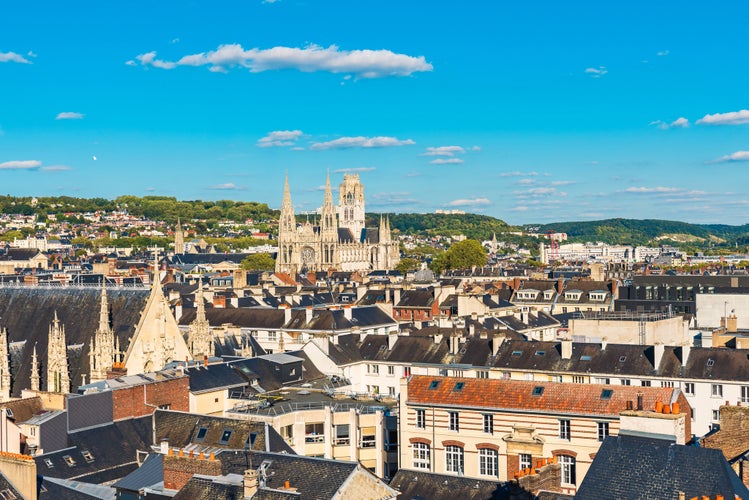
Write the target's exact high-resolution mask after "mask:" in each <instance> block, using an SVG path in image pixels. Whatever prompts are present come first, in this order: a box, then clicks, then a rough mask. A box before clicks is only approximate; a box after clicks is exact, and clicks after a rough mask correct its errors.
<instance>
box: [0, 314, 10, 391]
mask: <svg viewBox="0 0 749 500" xmlns="http://www.w3.org/2000/svg"><path fill="white" fill-rule="evenodd" d="M8 399H10V352H9V349H8V331H7V330H6V329H5V327H2V328H0V401H7V400H8Z"/></svg>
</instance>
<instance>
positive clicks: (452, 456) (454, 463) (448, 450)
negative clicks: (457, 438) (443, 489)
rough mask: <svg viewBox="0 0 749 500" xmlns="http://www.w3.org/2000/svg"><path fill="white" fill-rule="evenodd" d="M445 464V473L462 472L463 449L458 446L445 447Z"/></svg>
mask: <svg viewBox="0 0 749 500" xmlns="http://www.w3.org/2000/svg"><path fill="white" fill-rule="evenodd" d="M445 464H446V468H447V472H457V473H458V474H460V473H462V472H463V448H461V447H460V446H454V445H449V446H445Z"/></svg>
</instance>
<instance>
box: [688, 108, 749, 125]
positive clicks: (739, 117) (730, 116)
mask: <svg viewBox="0 0 749 500" xmlns="http://www.w3.org/2000/svg"><path fill="white" fill-rule="evenodd" d="M697 123H698V124H699V125H744V124H745V123H749V109H742V110H739V111H731V112H730V113H715V114H712V115H705V116H703V117H702V118H700V119H699V120H697Z"/></svg>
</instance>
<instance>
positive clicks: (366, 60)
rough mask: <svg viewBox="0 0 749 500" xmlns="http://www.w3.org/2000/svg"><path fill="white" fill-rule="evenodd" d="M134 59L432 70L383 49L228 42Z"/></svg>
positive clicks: (404, 72)
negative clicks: (179, 55)
mask: <svg viewBox="0 0 749 500" xmlns="http://www.w3.org/2000/svg"><path fill="white" fill-rule="evenodd" d="M136 59H137V60H138V61H140V63H141V64H142V65H143V66H153V67H154V68H160V69H174V68H176V67H177V66H208V69H209V70H210V71H213V72H222V73H223V72H226V71H227V70H228V68H233V67H242V68H247V69H249V70H250V71H251V72H253V73H260V72H262V71H269V70H280V69H296V70H299V71H303V72H315V71H327V72H330V73H350V74H353V75H356V76H357V77H358V78H381V77H386V76H409V75H412V74H413V73H416V72H422V71H432V69H433V67H432V65H431V64H429V63H428V62H426V59H425V58H424V56H418V57H413V56H409V55H406V54H396V53H394V52H391V51H389V50H384V49H381V50H368V49H365V50H350V51H349V50H340V49H339V48H338V47H337V46H335V45H331V46H329V47H321V46H319V45H308V46H306V47H304V48H297V47H273V48H270V49H257V48H253V49H248V50H245V49H244V48H243V47H242V46H241V45H239V44H227V45H220V46H219V47H218V48H217V49H216V50H211V51H208V52H200V53H198V54H191V55H186V56H183V57H182V58H180V59H179V60H177V61H165V60H161V59H156V52H154V51H152V52H147V53H145V54H140V55H138V56H137V57H136ZM128 64H129V63H128Z"/></svg>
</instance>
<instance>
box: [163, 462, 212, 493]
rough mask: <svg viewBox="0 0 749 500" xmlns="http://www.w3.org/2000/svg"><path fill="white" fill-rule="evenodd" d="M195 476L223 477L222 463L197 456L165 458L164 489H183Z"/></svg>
mask: <svg viewBox="0 0 749 500" xmlns="http://www.w3.org/2000/svg"><path fill="white" fill-rule="evenodd" d="M195 474H204V475H206V476H220V475H221V461H219V460H216V459H215V458H214V459H212V460H211V459H209V458H205V457H204V458H200V456H199V455H196V456H189V455H187V456H179V455H171V454H170V455H165V456H164V487H165V488H168V489H171V490H179V489H182V487H183V486H184V485H186V484H187V481H189V480H190V478H191V477H192V476H194V475H195Z"/></svg>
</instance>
